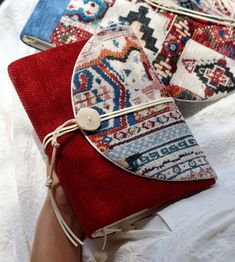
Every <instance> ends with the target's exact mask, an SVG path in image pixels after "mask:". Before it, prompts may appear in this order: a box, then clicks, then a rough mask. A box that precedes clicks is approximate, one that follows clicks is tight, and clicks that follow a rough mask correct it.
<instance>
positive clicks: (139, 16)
mask: <svg viewBox="0 0 235 262" xmlns="http://www.w3.org/2000/svg"><path fill="white" fill-rule="evenodd" d="M148 12H149V8H147V7H146V6H140V7H139V10H138V12H134V11H131V12H130V13H129V14H128V16H127V17H122V16H121V17H120V18H119V20H120V21H123V20H124V21H127V22H129V24H130V25H132V24H133V23H134V22H136V21H137V22H139V23H140V25H141V27H140V31H141V32H142V33H143V36H142V37H141V39H142V40H144V41H145V43H146V44H145V47H146V48H148V49H150V50H151V51H153V52H158V49H157V48H156V47H155V44H156V41H157V39H156V38H154V37H153V36H152V34H153V32H154V29H153V28H150V27H149V23H150V21H151V19H150V18H149V17H147V16H146V15H147V14H148Z"/></svg>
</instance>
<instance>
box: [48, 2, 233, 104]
mask: <svg viewBox="0 0 235 262" xmlns="http://www.w3.org/2000/svg"><path fill="white" fill-rule="evenodd" d="M233 1H235V0H230V1H224V3H223V4H222V2H221V1H220V0H215V1H213V4H212V3H211V2H210V1H209V2H208V0H204V1H193V0H190V1H189V0H174V2H175V3H178V4H179V5H181V6H183V7H186V8H191V9H195V10H197V11H203V12H208V13H213V14H216V13H218V12H219V11H220V12H222V13H224V15H225V13H226V15H228V16H233V13H234V6H233V5H231V4H232V2H233ZM221 5H222V6H224V7H223V8H222V6H221ZM216 10H217V11H216ZM226 10H230V11H229V14H228V12H227V11H226ZM220 15H221V14H220ZM114 22H126V23H129V24H130V25H131V27H132V29H133V31H134V32H135V34H136V35H137V37H138V39H139V41H140V43H141V45H142V47H143V48H144V51H145V53H146V54H147V56H148V58H149V61H150V63H151V64H152V65H153V67H154V68H155V72H156V74H157V75H158V77H159V79H160V81H161V82H162V83H163V84H164V85H165V86H166V87H165V89H164V90H162V94H163V95H165V96H172V97H173V98H177V99H182V100H189V101H190V100H200V101H201V100H208V99H218V98H220V97H221V96H222V95H224V94H228V93H229V92H232V91H234V89H235V86H234V87H230V88H228V89H227V90H224V91H222V90H221V88H220V87H219V86H214V89H215V90H217V91H219V92H217V91H215V92H210V93H208V94H205V95H202V90H201V88H193V90H192V88H191V87H189V86H187V85H183V84H182V83H181V84H179V83H178V82H177V84H174V81H173V80H172V79H173V78H174V79H175V77H176V76H174V74H175V73H176V72H177V74H179V70H178V69H177V67H178V65H180V63H178V61H179V60H180V58H181V55H182V53H183V52H184V49H185V47H186V44H187V42H188V40H190V39H192V40H195V41H197V42H198V43H200V44H201V45H204V46H206V47H208V48H209V49H204V50H206V52H207V53H204V54H201V57H202V56H204V57H206V56H207V54H208V53H209V56H210V57H211V58H212V56H213V55H215V57H214V60H216V59H217V58H216V53H215V52H214V51H217V52H218V53H220V54H223V55H224V56H227V57H230V58H232V59H235V44H234V39H235V38H234V34H235V29H233V28H226V27H223V26H218V25H208V24H207V23H205V22H203V21H201V22H200V21H199V20H194V19H191V18H189V17H184V16H179V15H175V14H173V13H170V12H165V11H162V10H158V9H154V8H153V7H151V6H149V5H148V4H146V3H145V2H144V1H142V0H118V1H116V0H72V1H71V2H70V4H69V5H68V7H67V10H66V12H65V14H64V15H63V16H62V18H61V20H60V22H59V24H58V26H57V27H56V28H55V30H54V32H53V34H52V36H51V42H52V43H54V44H55V45H62V44H66V43H72V42H75V41H77V40H82V39H85V38H87V37H90V36H91V35H93V34H94V33H95V32H96V31H97V29H98V28H103V27H106V26H108V25H110V24H112V23H114ZM188 76H189V75H188ZM214 82H215V83H217V80H216V79H214ZM185 84H186V82H185ZM212 93H213V94H212Z"/></svg>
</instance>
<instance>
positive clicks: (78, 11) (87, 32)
mask: <svg viewBox="0 0 235 262" xmlns="http://www.w3.org/2000/svg"><path fill="white" fill-rule="evenodd" d="M114 3H115V0H71V1H70V3H69V5H68V7H67V9H66V11H65V13H64V15H63V16H62V17H61V19H60V22H59V24H58V25H57V27H56V28H55V30H54V31H53V33H52V35H51V43H52V44H55V45H56V46H58V45H63V44H68V43H72V42H75V41H78V40H82V39H86V38H87V37H90V36H91V35H93V34H94V33H95V32H96V29H97V27H98V26H99V23H100V21H101V19H102V18H103V17H104V15H105V13H106V12H107V10H108V9H109V8H110V7H112V6H113V4H114Z"/></svg>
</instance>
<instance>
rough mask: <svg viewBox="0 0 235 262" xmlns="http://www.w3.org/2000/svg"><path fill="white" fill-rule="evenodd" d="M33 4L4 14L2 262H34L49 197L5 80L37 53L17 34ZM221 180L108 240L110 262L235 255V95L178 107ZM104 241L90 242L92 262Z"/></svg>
mask: <svg viewBox="0 0 235 262" xmlns="http://www.w3.org/2000/svg"><path fill="white" fill-rule="evenodd" d="M36 2H37V1H36V0H22V1H16V0H5V2H4V4H3V5H2V6H0V35H1V42H0V68H1V70H0V83H1V90H0V99H1V102H0V261H1V262H12V261H19V262H23V261H25V262H27V261H29V256H30V248H31V245H32V240H33V235H34V230H35V225H36V221H37V217H38V214H39V212H40V209H41V206H42V203H43V201H44V198H45V195H46V188H45V187H44V182H45V159H44V156H43V154H42V151H41V146H40V143H39V141H38V138H37V136H36V134H35V132H34V130H33V128H32V126H31V124H30V121H29V119H28V117H27V115H26V113H25V111H24V109H23V108H22V105H21V103H20V101H19V99H18V97H17V95H16V93H15V91H14V88H13V86H12V84H11V82H10V80H9V78H8V75H7V65H8V64H9V63H10V62H12V61H14V60H16V59H17V58H20V57H22V56H25V55H29V54H32V53H34V52H35V50H33V49H32V48H30V47H27V46H26V45H24V44H23V43H21V42H20V40H19V33H20V31H21V29H22V27H23V25H24V23H25V22H26V20H27V18H28V16H29V15H30V13H31V11H32V9H33V7H34V6H35V4H36ZM178 104H179V107H180V109H181V111H182V112H183V115H184V116H185V117H187V122H188V124H189V126H190V128H191V130H192V132H193V133H194V135H195V137H196V139H197V140H198V142H199V144H200V145H201V146H202V148H203V149H204V151H205V153H206V154H207V156H208V158H209V160H210V162H211V164H212V166H213V167H214V169H215V170H216V172H217V174H218V181H217V185H216V186H214V187H213V188H211V189H209V190H206V191H204V192H201V193H199V194H197V195H195V196H193V197H190V198H187V199H184V200H181V201H179V202H177V203H175V204H172V205H170V206H169V207H167V208H165V209H163V210H162V211H161V212H159V213H158V214H157V215H156V216H154V217H152V218H151V219H148V220H146V221H144V222H143V223H141V224H140V225H138V227H137V228H136V229H135V230H134V229H133V230H131V231H129V232H128V233H120V234H117V235H113V236H111V237H109V239H108V245H107V252H108V254H109V261H116V262H132V261H133V262H134V261H135V262H136V261H138V262H139V261H140V262H142V261H143V262H152V261H156V262H168V261H173V262H178V261H182V262H201V261H203V262H211V261H213V262H214V261H215V262H217V261H218V262H227V261H234V256H235V251H234V250H235V249H234V245H233V243H234V242H235V106H234V105H235V94H232V95H230V96H229V97H227V98H225V99H222V100H220V101H218V102H215V103H211V104H209V105H208V104H206V105H205V104H200V103H178ZM100 246H101V243H100V240H94V241H91V240H86V246H85V248H84V261H90V262H92V261H95V260H94V257H93V253H94V250H96V249H97V248H99V247H100Z"/></svg>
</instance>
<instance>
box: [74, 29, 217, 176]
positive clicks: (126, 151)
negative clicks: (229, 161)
mask: <svg viewBox="0 0 235 262" xmlns="http://www.w3.org/2000/svg"><path fill="white" fill-rule="evenodd" d="M161 89H162V85H161V84H160V82H159V81H158V79H157V77H156V75H155V74H154V72H153V70H152V68H151V66H150V64H149V62H148V59H147V57H146V55H145V54H144V52H143V49H142V48H141V45H140V43H139V42H138V40H137V38H136V36H135V35H134V34H133V32H132V31H131V30H130V27H129V26H127V25H120V24H119V25H117V26H114V25H112V26H110V27H109V28H108V29H106V30H104V31H101V32H100V33H99V34H98V35H96V36H95V37H93V38H92V39H91V40H90V41H89V42H88V44H87V45H86V46H85V48H84V49H83V50H82V52H81V54H80V56H79V57H78V60H77V62H76V66H75V70H74V75H73V80H72V102H73V106H74V113H75V115H76V113H77V112H78V111H79V109H80V108H83V107H92V108H93V109H95V110H97V111H98V112H99V114H100V115H102V114H105V113H110V112H113V111H117V110H119V109H123V108H127V107H130V106H133V105H137V104H143V103H145V102H149V101H153V100H160V99H161V92H160V90H161ZM86 137H87V139H88V140H89V141H90V143H91V144H92V145H93V146H94V147H95V148H96V149H97V150H98V151H99V152H100V153H101V154H102V155H103V156H104V157H106V158H107V159H109V160H110V161H112V162H113V163H114V164H116V165H118V166H119V167H121V168H123V169H125V170H127V171H129V172H130V173H132V174H134V175H139V176H144V177H148V178H152V179H160V180H167V181H183V180H196V179H207V178H211V177H214V176H215V174H214V171H213V170H212V168H211V167H210V164H209V163H208V160H207V159H206V157H205V155H204V153H203V152H202V150H201V149H200V147H199V146H198V144H197V142H196V141H195V139H194V137H193V136H192V134H191V132H190V130H189V128H188V126H187V124H186V123H185V121H184V119H183V117H182V115H181V114H180V112H179V110H178V109H177V107H176V105H175V104H174V103H173V102H168V103H161V104H159V105H157V106H152V107H150V108H147V109H144V110H140V111H136V112H134V113H129V114H126V115H123V116H120V117H116V118H113V119H111V120H106V121H104V122H102V124H101V126H100V128H99V129H98V130H97V131H95V132H87V133H86Z"/></svg>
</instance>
